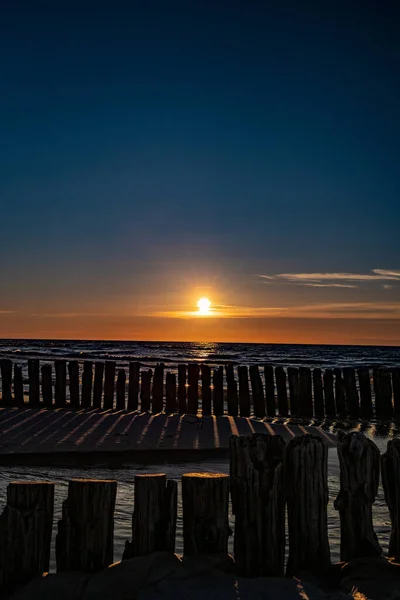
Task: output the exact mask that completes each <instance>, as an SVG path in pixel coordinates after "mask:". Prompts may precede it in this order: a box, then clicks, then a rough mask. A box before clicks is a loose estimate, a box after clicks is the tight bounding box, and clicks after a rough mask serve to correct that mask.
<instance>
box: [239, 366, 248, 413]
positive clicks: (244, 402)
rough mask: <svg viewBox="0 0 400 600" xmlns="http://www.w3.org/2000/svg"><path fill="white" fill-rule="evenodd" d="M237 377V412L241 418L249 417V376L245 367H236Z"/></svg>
mask: <svg viewBox="0 0 400 600" xmlns="http://www.w3.org/2000/svg"><path fill="white" fill-rule="evenodd" d="M238 377H239V410H240V416H241V417H249V416H250V390H249V375H248V370H247V367H246V366H240V367H238Z"/></svg>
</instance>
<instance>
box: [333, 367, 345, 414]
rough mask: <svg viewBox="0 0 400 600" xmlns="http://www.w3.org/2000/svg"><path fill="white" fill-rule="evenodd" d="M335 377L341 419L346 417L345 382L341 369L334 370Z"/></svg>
mask: <svg viewBox="0 0 400 600" xmlns="http://www.w3.org/2000/svg"><path fill="white" fill-rule="evenodd" d="M333 374H334V375H335V404H336V412H337V414H338V416H339V417H344V416H346V397H345V392H344V382H343V377H342V370H341V369H338V368H337V369H333Z"/></svg>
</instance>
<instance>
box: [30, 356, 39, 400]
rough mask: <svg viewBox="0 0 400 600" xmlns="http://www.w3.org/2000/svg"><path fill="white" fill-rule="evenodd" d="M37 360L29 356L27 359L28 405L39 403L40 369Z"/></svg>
mask: <svg viewBox="0 0 400 600" xmlns="http://www.w3.org/2000/svg"><path fill="white" fill-rule="evenodd" d="M39 369H40V367H39V360H38V359H37V358H30V359H29V360H28V378H29V406H32V407H37V406H39V404H40V375H39V373H40V371H39Z"/></svg>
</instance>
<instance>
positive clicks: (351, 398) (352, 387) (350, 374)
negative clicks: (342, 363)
mask: <svg viewBox="0 0 400 600" xmlns="http://www.w3.org/2000/svg"><path fill="white" fill-rule="evenodd" d="M343 383H344V391H345V395H346V405H347V412H348V413H349V415H350V417H353V418H354V419H358V415H359V412H360V400H359V398H358V391H357V384H356V373H355V371H354V369H352V368H351V367H344V369H343Z"/></svg>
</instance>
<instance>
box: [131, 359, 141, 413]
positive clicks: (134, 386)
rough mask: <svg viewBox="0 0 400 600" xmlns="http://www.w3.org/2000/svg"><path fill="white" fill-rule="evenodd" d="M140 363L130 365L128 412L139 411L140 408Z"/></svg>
mask: <svg viewBox="0 0 400 600" xmlns="http://www.w3.org/2000/svg"><path fill="white" fill-rule="evenodd" d="M139 381H140V363H138V362H131V363H129V387H128V410H137V409H138V406H139Z"/></svg>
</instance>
